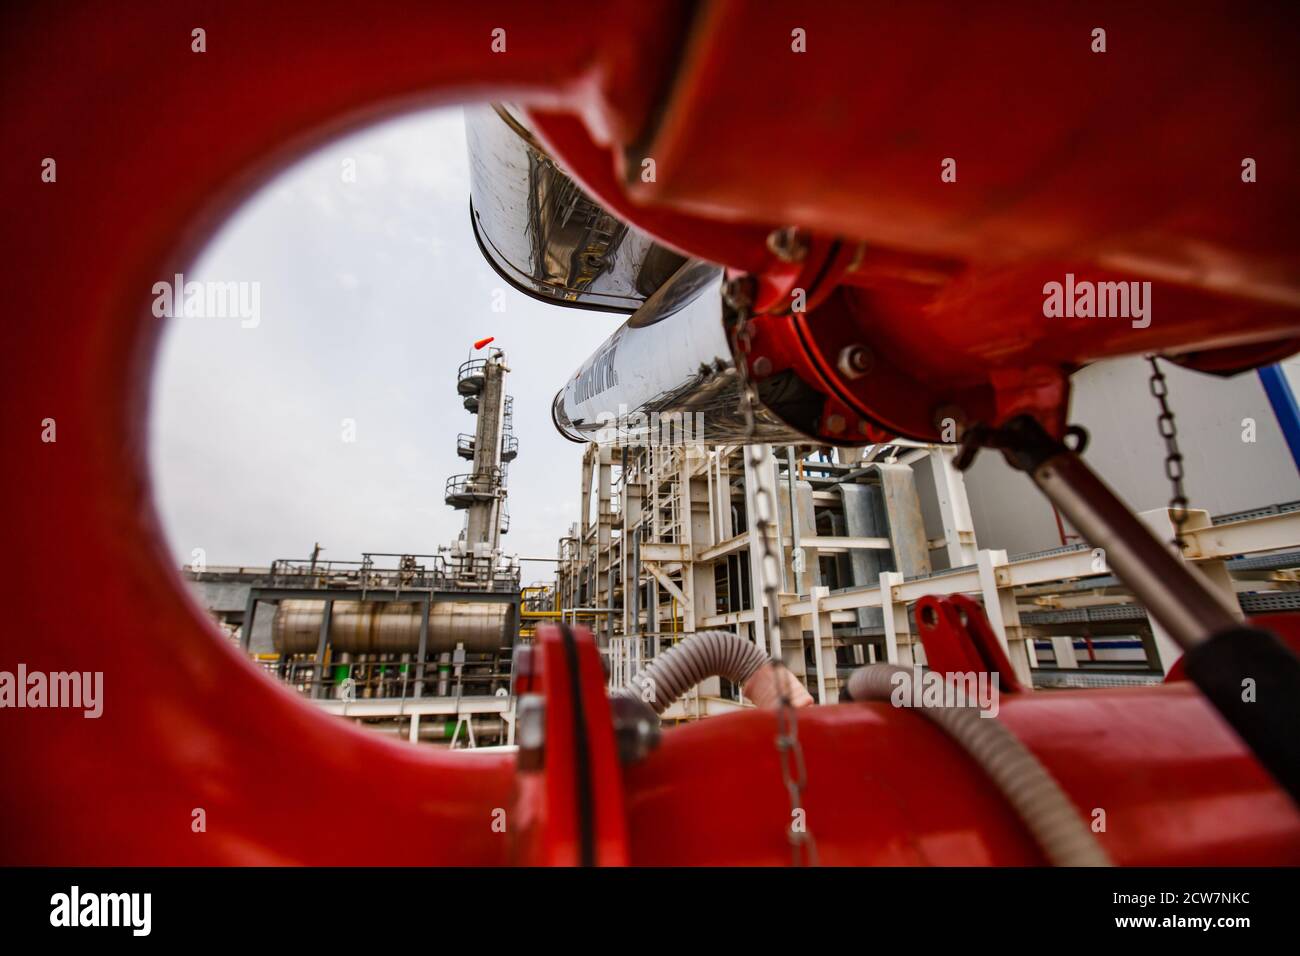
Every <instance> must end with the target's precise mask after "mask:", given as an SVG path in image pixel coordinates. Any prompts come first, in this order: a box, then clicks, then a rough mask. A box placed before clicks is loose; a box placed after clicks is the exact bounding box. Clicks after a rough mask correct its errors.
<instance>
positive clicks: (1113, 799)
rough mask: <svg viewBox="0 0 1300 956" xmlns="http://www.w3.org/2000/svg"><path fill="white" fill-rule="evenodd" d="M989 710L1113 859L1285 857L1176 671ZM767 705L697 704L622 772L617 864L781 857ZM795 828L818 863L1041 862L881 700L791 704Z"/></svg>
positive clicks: (781, 861) (957, 762)
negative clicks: (622, 857) (1136, 684)
mask: <svg viewBox="0 0 1300 956" xmlns="http://www.w3.org/2000/svg"><path fill="white" fill-rule="evenodd" d="M998 716H999V719H1000V720H1002V721H1003V722H1004V723H1005V724H1006V725H1007V726H1008V727H1009V728H1010V729H1011V731H1012V732H1013V733H1014V734H1015V735H1016V736H1017V737H1019V738H1020V739H1021V741H1023V742H1024V743H1025V744H1026V745H1027V746H1028V747H1029V748H1030V749H1031V750H1032V751H1033V752H1034V753H1035V754H1036V755H1037V756H1038V758H1039V759H1040V760H1041V761H1042V762H1043V763H1044V765H1046V767H1047V769H1048V770H1049V771H1051V773H1052V774H1053V776H1055V777H1056V779H1057V780H1058V782H1059V783H1060V784H1061V786H1062V788H1063V789H1064V790H1065V792H1066V793H1067V794H1068V795H1069V796H1070V797H1071V799H1072V800H1073V801H1074V803H1075V805H1076V806H1077V807H1078V808H1079V810H1080V812H1081V813H1082V814H1083V815H1084V818H1085V819H1087V820H1089V821H1091V820H1092V819H1093V810H1094V809H1101V810H1104V811H1105V812H1106V831H1105V832H1104V833H1099V834H1098V839H1100V840H1101V842H1102V844H1103V846H1104V847H1105V849H1106V851H1107V852H1108V853H1109V854H1110V855H1111V857H1112V859H1113V860H1114V861H1115V862H1116V863H1117V864H1119V865H1126V866H1140V865H1150V866H1167V865H1168V866H1179V865H1189V864H1202V865H1203V864H1209V863H1214V864H1222V865H1233V864H1247V863H1249V864H1255V865H1273V864H1289V865H1295V864H1298V863H1300V813H1298V812H1297V811H1296V808H1295V806H1294V805H1293V804H1292V803H1291V802H1290V800H1289V798H1288V797H1287V796H1286V794H1285V793H1283V792H1282V791H1280V790H1279V789H1278V788H1277V787H1276V786H1275V785H1274V784H1273V782H1272V779H1271V778H1270V777H1268V776H1267V774H1265V772H1264V771H1263V770H1262V769H1261V768H1260V767H1259V765H1258V764H1257V763H1256V762H1255V761H1254V759H1253V758H1252V757H1250V756H1248V755H1247V754H1246V753H1245V752H1244V751H1243V750H1242V748H1241V745H1240V743H1239V742H1238V741H1237V738H1236V736H1235V735H1234V734H1233V733H1232V731H1231V730H1230V729H1229V728H1228V727H1227V725H1226V724H1224V723H1223V722H1222V721H1221V720H1220V719H1219V718H1218V716H1217V715H1216V714H1215V713H1214V712H1213V711H1212V710H1211V708H1210V707H1209V706H1208V705H1207V704H1206V703H1205V702H1204V701H1203V700H1202V699H1201V698H1200V696H1199V694H1198V693H1197V691H1196V690H1195V688H1193V687H1192V686H1191V685H1189V684H1181V685H1163V686H1157V687H1153V688H1120V689H1108V690H1080V691H1055V692H1052V693H1042V694H1008V695H1007V696H1006V697H1004V698H1003V699H1002V704H1001V711H1000V713H999V715H998ZM776 732H777V727H776V716H775V714H773V713H771V712H766V711H748V712H745V713H741V714H727V715H724V716H720V717H712V718H709V719H708V720H705V721H701V722H699V723H696V724H690V725H687V726H682V727H678V728H676V729H674V730H672V731H671V732H669V733H666V734H665V735H664V741H663V745H662V746H661V748H660V749H659V750H658V751H657V752H656V753H654V754H652V755H651V756H650V757H649V758H648V759H647V760H646V761H645V762H644V763H642V764H639V765H637V766H634V767H631V768H629V769H628V770H627V771H626V772H625V779H626V785H627V807H628V832H629V834H630V839H631V861H632V863H633V864H644V865H660V864H668V863H674V864H683V865H705V864H713V865H727V864H757V865H773V866H781V865H789V863H790V858H791V857H790V846H789V843H788V842H787V839H786V828H788V827H789V824H790V820H791V816H790V801H789V795H788V793H787V791H786V789H785V786H784V784H783V782H782V778H781V771H780V761H779V757H778V755H777V750H776V744H775V737H776ZM798 732H799V741H800V744H801V746H802V747H803V751H804V760H805V763H806V766H807V781H808V782H807V786H806V787H805V788H804V790H803V804H804V809H805V810H806V811H807V826H808V829H809V831H810V832H811V833H812V835H813V837H814V839H815V840H816V841H817V849H818V855H819V857H820V860H821V862H822V863H823V864H825V865H899V866H906V865H946V866H976V865H981V866H982V865H988V864H992V865H1042V863H1043V859H1042V857H1041V855H1040V854H1039V852H1038V849H1037V847H1036V846H1035V845H1034V843H1033V841H1032V840H1031V838H1030V836H1029V834H1028V832H1027V831H1025V829H1024V828H1023V826H1022V825H1021V824H1020V822H1019V821H1018V820H1017V819H1016V817H1015V815H1014V814H1013V813H1012V812H1011V811H1010V810H1009V809H1008V807H1007V804H1006V801H1005V800H1003V798H1002V797H1001V795H1000V794H998V793H997V791H996V790H994V789H993V787H992V785H991V784H990V783H989V782H988V780H987V778H986V777H985V776H984V774H983V772H982V771H980V770H979V768H978V767H976V766H975V764H974V763H972V762H971V760H970V759H969V758H968V757H967V756H966V755H965V753H964V752H963V751H961V750H960V749H959V748H958V747H957V746H956V745H955V744H953V743H952V742H951V741H949V740H948V738H947V737H946V736H945V735H944V734H943V732H942V731H940V730H939V729H937V728H936V727H935V726H934V725H932V724H931V723H930V722H929V721H928V720H927V719H926V718H924V717H923V716H921V715H920V714H917V713H915V712H913V711H911V710H907V709H896V708H893V707H891V706H889V705H888V704H885V703H879V704H876V703H872V704H840V705H837V706H830V707H809V708H806V709H804V710H801V711H799V713H798Z"/></svg>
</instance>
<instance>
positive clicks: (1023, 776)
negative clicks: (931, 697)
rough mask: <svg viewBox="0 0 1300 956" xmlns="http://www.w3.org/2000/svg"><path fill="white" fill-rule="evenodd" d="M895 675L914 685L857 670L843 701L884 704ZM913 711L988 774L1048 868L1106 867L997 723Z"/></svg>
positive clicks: (888, 671) (1052, 788)
mask: <svg viewBox="0 0 1300 956" xmlns="http://www.w3.org/2000/svg"><path fill="white" fill-rule="evenodd" d="M897 673H903V674H907V675H908V678H909V679H915V676H914V674H913V672H912V671H910V670H908V669H907V668H905V667H896V666H894V665H893V664H869V665H867V666H866V667H860V668H858V669H857V670H855V671H854V672H853V673H852V674H851V675H850V676H849V696H850V697H852V698H853V699H854V700H889V698H890V694H891V693H892V692H893V689H894V684H893V683H892V679H893V676H894V674H897ZM919 709H920V711H921V713H922V714H924V715H925V716H926V717H928V718H929V719H930V720H931V721H933V722H934V723H935V724H937V725H938V726H939V727H940V728H941V729H942V730H943V731H944V732H945V733H946V734H947V735H948V736H949V737H951V738H952V740H953V741H954V742H955V743H956V744H957V745H958V746H960V747H961V748H962V749H963V750H964V751H966V753H967V754H968V755H969V756H970V757H971V759H972V760H974V761H975V762H976V763H977V764H979V765H980V769H982V770H983V771H984V772H985V773H986V774H988V776H989V779H990V780H992V781H993V784H994V785H995V786H996V787H997V788H998V790H1000V791H1001V792H1002V795H1003V796H1004V797H1006V798H1007V802H1008V803H1010V804H1011V806H1012V807H1013V808H1014V809H1015V811H1016V813H1017V814H1019V816H1020V819H1021V820H1022V821H1023V822H1024V824H1025V826H1026V827H1027V828H1028V830H1029V832H1030V833H1031V834H1033V837H1034V839H1035V840H1036V841H1037V843H1038V846H1039V847H1040V848H1041V849H1042V851H1043V855H1044V856H1046V857H1047V859H1048V860H1049V861H1050V862H1051V863H1052V865H1053V866H1110V865H1111V862H1110V857H1108V856H1107V855H1106V851H1105V850H1103V849H1102V847H1101V844H1100V843H1098V842H1097V839H1096V838H1095V837H1094V836H1093V834H1092V831H1091V830H1090V829H1089V828H1088V826H1087V825H1086V824H1085V823H1084V822H1083V818H1082V817H1081V816H1080V814H1079V811H1078V809H1077V808H1076V807H1075V805H1074V803H1073V801H1071V800H1070V797H1069V796H1068V795H1067V794H1066V792H1065V791H1064V790H1062V789H1061V786H1060V784H1058V783H1057V782H1056V780H1055V778H1053V777H1052V775H1051V774H1050V773H1049V772H1048V770H1047V768H1046V767H1044V766H1043V765H1042V763H1041V762H1040V761H1039V759H1038V758H1037V757H1035V756H1034V755H1033V753H1031V752H1030V750H1029V748H1028V747H1026V746H1025V745H1024V744H1023V743H1021V742H1020V740H1019V739H1017V738H1016V736H1015V735H1014V734H1012V733H1011V731H1009V730H1007V728H1006V727H1005V726H1003V724H1002V722H1001V721H999V720H997V719H996V718H989V717H981V716H980V715H979V711H977V710H975V709H974V708H972V707H922V708H919Z"/></svg>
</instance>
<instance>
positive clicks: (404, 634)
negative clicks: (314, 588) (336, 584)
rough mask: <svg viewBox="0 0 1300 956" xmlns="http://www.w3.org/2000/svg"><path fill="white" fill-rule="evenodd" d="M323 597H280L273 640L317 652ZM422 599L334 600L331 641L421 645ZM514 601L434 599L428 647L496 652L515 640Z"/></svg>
mask: <svg viewBox="0 0 1300 956" xmlns="http://www.w3.org/2000/svg"><path fill="white" fill-rule="evenodd" d="M324 614H325V603H324V602H323V601H281V602H280V606H279V607H278V608H277V609H276V612H275V619H274V620H273V621H272V623H271V640H272V642H273V644H274V645H275V649H276V651H278V652H279V653H281V654H314V653H315V652H316V646H317V644H318V642H319V641H320V627H321V620H322V618H323V617H324ZM420 617H421V613H420V605H419V604H417V603H414V602H405V601H391V602H389V601H335V602H334V609H333V611H332V613H331V615H330V631H329V642H330V646H331V647H333V648H334V650H335V651H338V652H341V653H347V654H413V653H415V652H417V651H418V650H419V649H420ZM510 630H511V627H510V605H508V604H498V603H488V602H483V601H435V602H434V603H433V604H432V605H431V606H430V608H429V641H428V650H429V651H448V650H452V649H454V648H455V647H456V645H457V644H463V645H464V646H465V650H467V651H470V652H471V653H476V654H488V653H491V654H494V653H496V652H497V651H499V650H500V649H501V648H503V647H508V646H510V645H511V644H513V643H514V641H513V637H514V635H513V634H511V632H510Z"/></svg>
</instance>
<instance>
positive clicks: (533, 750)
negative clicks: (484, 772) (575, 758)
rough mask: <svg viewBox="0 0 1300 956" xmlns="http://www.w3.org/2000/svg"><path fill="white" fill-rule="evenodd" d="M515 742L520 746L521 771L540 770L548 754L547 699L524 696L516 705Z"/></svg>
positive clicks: (536, 696)
mask: <svg viewBox="0 0 1300 956" xmlns="http://www.w3.org/2000/svg"><path fill="white" fill-rule="evenodd" d="M516 708H517V709H516V712H515V713H516V716H515V728H516V729H515V741H516V742H517V743H518V744H519V758H518V761H519V762H518V766H519V769H520V770H539V769H541V767H542V764H543V762H544V760H545V753H546V698H545V697H543V696H542V695H541V694H523V695H521V696H520V697H519V700H518V703H517V705H516Z"/></svg>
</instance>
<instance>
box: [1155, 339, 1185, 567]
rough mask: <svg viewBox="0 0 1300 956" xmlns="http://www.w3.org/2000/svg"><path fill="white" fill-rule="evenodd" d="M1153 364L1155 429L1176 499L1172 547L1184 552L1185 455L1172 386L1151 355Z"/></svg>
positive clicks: (1171, 501) (1172, 503) (1171, 502)
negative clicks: (1162, 444)
mask: <svg viewBox="0 0 1300 956" xmlns="http://www.w3.org/2000/svg"><path fill="white" fill-rule="evenodd" d="M1147 361H1148V362H1150V363H1151V379H1150V381H1149V383H1148V384H1149V387H1150V389H1151V394H1152V396H1154V397H1155V400H1156V401H1157V402H1159V404H1160V415H1159V416H1158V417H1157V418H1156V427H1157V429H1158V430H1159V432H1160V437H1161V438H1163V439H1164V440H1165V477H1166V478H1168V479H1169V484H1170V487H1171V489H1172V491H1173V495H1172V496H1171V497H1170V499H1169V512H1170V515H1171V517H1172V519H1173V522H1174V537H1173V541H1172V543H1173V545H1174V547H1176V548H1177V549H1178V551H1179V553H1181V552H1182V550H1183V547H1184V542H1183V525H1184V524H1186V523H1187V493H1186V492H1185V491H1184V490H1183V455H1182V452H1180V451H1179V450H1178V426H1177V424H1176V423H1175V422H1174V413H1173V411H1172V410H1171V409H1170V408H1169V401H1168V397H1169V383H1168V381H1166V379H1165V376H1164V373H1163V372H1161V371H1160V364H1159V361H1158V359H1157V358H1156V356H1154V355H1148V356H1147Z"/></svg>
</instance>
